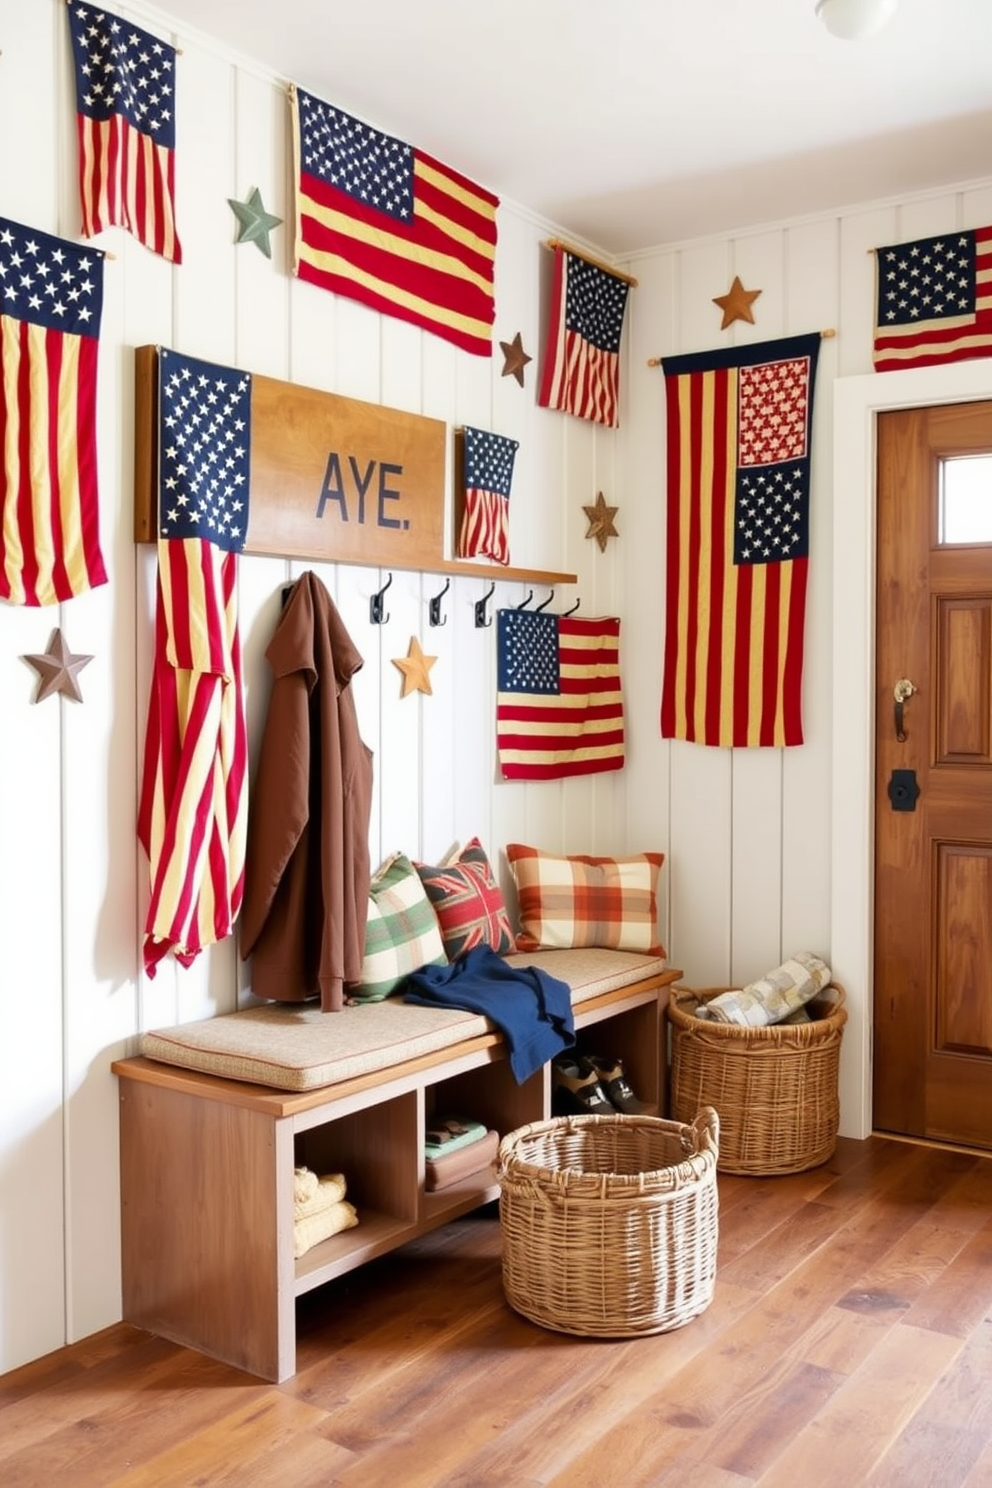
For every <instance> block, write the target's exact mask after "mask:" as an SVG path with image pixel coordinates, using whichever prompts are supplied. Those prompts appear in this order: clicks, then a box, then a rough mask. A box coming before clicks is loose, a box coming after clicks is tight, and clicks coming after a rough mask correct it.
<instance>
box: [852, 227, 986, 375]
mask: <svg viewBox="0 0 992 1488" xmlns="http://www.w3.org/2000/svg"><path fill="white" fill-rule="evenodd" d="M875 263H876V273H877V285H876V289H877V300H876V311H875V343H874V350H873V359H874V363H875V371H876V372H895V371H899V370H901V369H902V368H904V367H935V366H937V365H939V364H940V363H941V362H963V361H969V360H970V359H971V358H972V357H987V356H992V227H978V228H973V229H968V230H966V231H963V232H949V233H942V234H941V235H940V236H939V237H936V238H918V239H917V240H916V241H915V242H911V243H896V244H894V245H893V246H891V247H888V248H879V249H877V250H876V253H875Z"/></svg>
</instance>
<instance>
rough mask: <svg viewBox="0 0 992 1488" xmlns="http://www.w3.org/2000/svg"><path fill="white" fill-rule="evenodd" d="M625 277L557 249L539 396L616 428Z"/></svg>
mask: <svg viewBox="0 0 992 1488" xmlns="http://www.w3.org/2000/svg"><path fill="white" fill-rule="evenodd" d="M629 288H630V285H629V283H628V281H627V280H626V279H619V278H617V276H616V275H615V274H610V273H607V271H606V270H605V269H601V268H599V267H598V265H596V264H592V263H589V262H588V260H587V259H584V258H578V257H577V256H576V255H575V254H574V253H569V252H568V250H567V249H566V248H556V249H555V268H554V284H553V287H552V292H551V313H550V316H549V320H548V341H547V348H546V350H545V354H544V368H543V372H542V376H541V386H540V390H539V392H538V397H537V401H538V403H539V404H540V405H541V407H542V408H556V409H559V410H560V411H561V412H562V413H574V414H575V415H576V417H578V418H584V419H591V420H592V421H593V423H597V424H607V425H609V426H610V428H614V429H615V428H616V427H617V425H618V424H619V422H620V415H619V398H620V336H621V333H622V331H623V317H624V312H625V310H626V308H627V291H628V289H629Z"/></svg>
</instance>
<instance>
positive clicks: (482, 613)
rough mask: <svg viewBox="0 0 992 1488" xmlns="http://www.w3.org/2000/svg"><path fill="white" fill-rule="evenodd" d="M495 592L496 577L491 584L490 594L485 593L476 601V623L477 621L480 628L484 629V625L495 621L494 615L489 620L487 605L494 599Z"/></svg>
mask: <svg viewBox="0 0 992 1488" xmlns="http://www.w3.org/2000/svg"><path fill="white" fill-rule="evenodd" d="M495 593H496V581H495V579H494V580H493V582H492V583H491V584H490V586H489V592H488V594H484V595H483V596H482V598H481V599H477V600H476V601H475V623H476V625H477V626H478V628H479V629H480V630H481V629H482V627H483V626H486V625H492V623H493V617H492V615H490V616H489V618H488V620H487V619H486V606H487V605H488V603H489V601H490V600H491V599H492V597H493V595H494V594H495Z"/></svg>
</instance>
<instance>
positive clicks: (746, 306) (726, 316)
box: [713, 274, 761, 331]
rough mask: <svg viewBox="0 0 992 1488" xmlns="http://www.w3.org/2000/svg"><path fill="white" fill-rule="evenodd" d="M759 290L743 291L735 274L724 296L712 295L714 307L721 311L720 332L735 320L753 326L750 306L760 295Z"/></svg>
mask: <svg viewBox="0 0 992 1488" xmlns="http://www.w3.org/2000/svg"><path fill="white" fill-rule="evenodd" d="M760 293H761V290H760V289H745V288H744V286H743V284H742V283H741V281H740V278H739V276H738V275H737V274H735V275H734V282H733V284H732V285H731V286H730V290H729V292H728V293H727V294H725V295H714V296H713V303H714V305H719V306H720V309H721V310H722V311H723V320H722V321H721V322H720V329H721V331H725V330H726V329H727V327H728V326H729V325H733V323H734V321H735V320H746V321H747V322H748V324H749V325H754V316H753V315H752V313H751V306H752V305H753V304H754V302H755V300H756V299H757V298H758V296H759V295H760Z"/></svg>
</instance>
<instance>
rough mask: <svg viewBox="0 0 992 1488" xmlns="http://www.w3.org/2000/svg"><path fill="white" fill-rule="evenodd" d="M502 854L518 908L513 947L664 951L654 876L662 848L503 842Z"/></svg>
mask: <svg viewBox="0 0 992 1488" xmlns="http://www.w3.org/2000/svg"><path fill="white" fill-rule="evenodd" d="M506 856H507V858H508V859H509V863H510V867H511V869H512V870H513V877H514V879H515V881H516V885H517V899H518V902H519V907H520V934H519V935H518V936H517V950H518V951H538V950H566V949H569V948H572V947H579V946H602V947H605V948H606V949H608V950H612V951H641V952H642V953H643V954H645V955H651V956H664V955H665V954H666V952H665V947H664V946H663V945H662V943H661V941H660V939H659V938H658V875H659V873H660V872H661V865H662V864H663V863H664V861H665V855H664V853H651V852H647V853H634V854H632V855H631V856H630V857H625V858H596V857H587V856H584V855H575V856H557V857H556V856H554V855H553V854H551V853H545V852H541V851H540V849H539V848H536V847H524V846H523V844H522V843H519V842H511V843H509V844H508V846H507V849H506Z"/></svg>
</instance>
